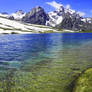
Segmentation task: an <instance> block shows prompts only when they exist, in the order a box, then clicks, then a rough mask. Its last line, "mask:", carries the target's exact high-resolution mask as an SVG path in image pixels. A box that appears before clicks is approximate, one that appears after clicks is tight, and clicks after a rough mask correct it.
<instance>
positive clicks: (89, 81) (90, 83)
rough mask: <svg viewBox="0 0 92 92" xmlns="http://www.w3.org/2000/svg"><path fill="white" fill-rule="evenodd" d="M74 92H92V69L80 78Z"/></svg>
mask: <svg viewBox="0 0 92 92" xmlns="http://www.w3.org/2000/svg"><path fill="white" fill-rule="evenodd" d="M74 92H92V68H91V69H88V70H86V71H85V72H84V73H83V74H82V75H81V76H80V77H79V78H78V80H77V81H76V85H75V88H74Z"/></svg>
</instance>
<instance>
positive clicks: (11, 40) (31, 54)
mask: <svg viewBox="0 0 92 92" xmlns="http://www.w3.org/2000/svg"><path fill="white" fill-rule="evenodd" d="M91 56H92V33H61V34H57V33H53V34H30V35H29V34H28V35H0V73H1V75H2V76H1V79H4V80H6V84H7V82H8V81H9V79H11V81H13V80H12V78H11V75H12V77H14V78H15V77H16V78H18V77H19V76H22V77H21V79H23V80H26V79H27V78H26V77H28V76H29V75H28V74H25V73H32V71H31V70H32V69H33V70H34V71H33V72H36V73H35V74H36V75H38V74H39V72H42V74H45V75H46V73H47V71H48V70H49V68H50V70H49V71H48V72H50V73H51V72H52V73H53V74H52V75H51V76H53V75H54V76H55V77H56V79H57V77H59V79H60V78H61V79H60V80H61V81H63V80H64V79H63V78H66V79H67V77H69V78H70V80H71V75H72V74H73V71H74V72H78V73H79V72H81V71H82V70H83V69H85V68H87V67H91V65H92V57H91ZM57 61H58V62H57ZM36 65H37V66H36ZM33 66H35V68H33ZM39 67H42V68H40V69H39ZM45 67H46V69H45ZM59 68H60V69H59ZM44 69H45V70H44ZM58 69H59V70H58ZM57 70H58V72H57ZM37 71H39V72H37ZM44 71H45V72H44ZM20 72H23V74H20ZM56 73H58V74H61V75H57V74H56ZM16 75H17V76H16ZM47 75H49V74H48V73H47ZM67 75H70V76H67ZM7 76H8V77H7ZM23 76H26V77H23ZM32 76H33V75H32ZM32 76H31V77H32ZM34 76H35V75H34ZM41 76H43V75H41ZM60 76H63V77H60ZM16 78H15V79H16ZM42 78H43V77H42ZM47 79H48V78H47ZM56 79H55V80H56ZM55 80H53V81H51V82H52V83H53V82H54V81H55ZM60 80H59V81H60ZM26 81H29V79H27V80H26ZM43 81H44V80H43ZM2 82H3V81H2ZM2 82H1V85H2V86H6V85H4V84H2ZM30 82H31V80H30ZM65 82H66V83H67V81H65ZM9 83H11V82H9ZM23 83H24V82H22V84H23ZM37 83H38V82H37ZM37 83H36V84H37ZM45 83H47V82H45ZM57 83H58V82H57ZM20 84H21V82H20ZM53 84H54V83H53ZM58 84H59V83H58ZM17 85H18V84H17ZM23 85H24V84H23ZM28 85H29V84H28ZM30 85H31V84H30ZM32 85H33V84H32ZM48 85H49V84H48ZM64 85H65V84H64ZM19 86H20V85H19ZM38 86H39V85H38ZM45 86H46V85H45ZM14 87H15V86H14ZM22 87H23V86H22ZM22 87H21V88H22ZM6 88H7V89H8V88H9V89H10V88H12V87H11V84H10V86H9V87H7V86H6ZM60 88H61V89H62V88H63V86H61V87H60ZM31 89H32V88H31ZM35 89H36V88H35ZM58 89H59V88H58ZM61 89H60V90H61ZM5 90H6V89H4V92H5ZM49 90H50V89H49ZM53 90H54V89H53ZM26 91H27V89H26ZM26 91H25V92H26ZM1 92H3V89H2V91H1ZM6 92H8V91H6ZM9 92H11V91H10V90H9ZM16 92H18V91H16ZM19 92H24V91H19ZM27 92H42V91H41V90H40V91H37V90H35V91H31V90H30V91H27ZM44 92H46V91H44ZM48 92H49V91H48ZM50 92H53V91H50ZM55 92H60V91H55ZM62 92H63V91H62Z"/></svg>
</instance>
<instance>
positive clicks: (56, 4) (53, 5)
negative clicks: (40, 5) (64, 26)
mask: <svg viewBox="0 0 92 92" xmlns="http://www.w3.org/2000/svg"><path fill="white" fill-rule="evenodd" d="M46 4H48V5H50V6H52V7H54V8H55V9H59V8H60V7H61V6H63V5H62V4H59V3H57V2H56V1H52V2H46Z"/></svg>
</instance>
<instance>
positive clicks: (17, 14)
mask: <svg viewBox="0 0 92 92" xmlns="http://www.w3.org/2000/svg"><path fill="white" fill-rule="evenodd" d="M25 14H26V13H24V12H23V11H22V10H19V11H16V12H15V13H12V14H11V15H10V16H9V17H11V16H12V17H14V19H15V20H21V19H22V18H23V17H24V16H25Z"/></svg>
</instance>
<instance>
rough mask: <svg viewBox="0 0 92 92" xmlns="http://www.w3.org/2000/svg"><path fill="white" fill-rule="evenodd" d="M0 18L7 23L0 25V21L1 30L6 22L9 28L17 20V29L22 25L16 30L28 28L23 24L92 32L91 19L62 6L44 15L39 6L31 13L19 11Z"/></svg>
mask: <svg viewBox="0 0 92 92" xmlns="http://www.w3.org/2000/svg"><path fill="white" fill-rule="evenodd" d="M1 18H2V19H4V20H5V19H6V20H5V21H7V23H6V22H5V23H6V24H4V25H2V24H3V23H2V21H1V20H0V21H1V23H0V26H1V29H2V26H3V28H4V27H5V29H6V25H8V22H9V23H10V25H8V27H11V25H13V24H14V23H15V20H17V26H18V27H19V25H20V23H21V24H22V26H21V28H18V30H19V29H21V30H26V29H23V28H28V26H27V27H25V25H24V24H25V23H27V25H31V24H37V25H46V26H50V27H56V28H61V29H68V30H77V31H81V30H92V18H84V17H82V16H81V15H80V14H79V12H76V11H75V10H73V9H70V8H67V7H64V6H63V5H60V6H59V7H58V8H57V9H56V10H55V11H52V12H49V13H46V12H45V10H44V9H43V8H42V7H40V6H37V7H35V8H33V9H32V10H31V11H29V12H27V13H24V12H23V11H22V10H19V11H17V12H15V13H12V14H7V13H0V19H1ZM18 23H19V25H18ZM17 26H16V27H14V26H13V28H14V29H16V28H17ZM46 28H47V27H46ZM10 29H11V28H10ZM29 29H30V28H29ZM34 29H35V28H34ZM32 30H33V29H32ZM38 31H39V30H38Z"/></svg>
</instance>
